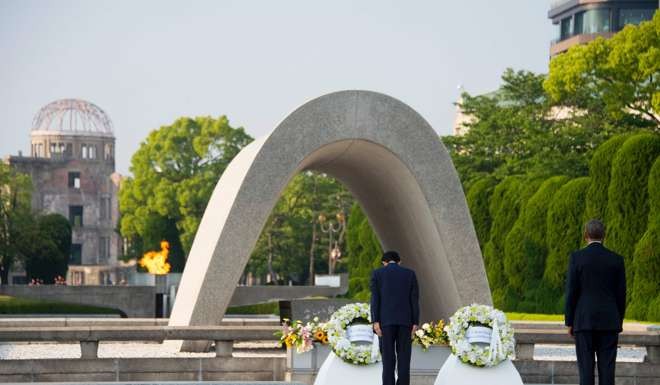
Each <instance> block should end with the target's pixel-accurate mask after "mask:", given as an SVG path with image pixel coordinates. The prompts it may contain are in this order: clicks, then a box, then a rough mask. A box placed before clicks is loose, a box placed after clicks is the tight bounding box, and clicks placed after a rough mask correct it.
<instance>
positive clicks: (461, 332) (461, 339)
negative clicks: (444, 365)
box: [445, 304, 515, 366]
mask: <svg viewBox="0 0 660 385" xmlns="http://www.w3.org/2000/svg"><path fill="white" fill-rule="evenodd" d="M475 323H476V324H482V325H486V326H488V327H490V328H492V327H493V326H495V324H497V329H498V331H499V338H500V340H499V341H497V342H498V343H499V344H500V346H501V351H500V350H498V351H495V354H491V349H490V346H480V345H476V344H475V345H473V344H470V343H469V341H468V340H467V338H466V336H465V334H466V332H467V329H468V328H469V327H470V326H471V325H472V324H475ZM445 331H446V332H447V336H448V337H449V345H450V346H451V348H452V352H453V353H454V354H455V355H456V356H457V357H458V358H459V359H460V360H461V361H462V362H465V363H467V364H471V365H475V366H495V365H497V364H499V363H500V362H502V361H504V360H506V359H510V358H512V357H513V352H514V350H515V340H514V338H513V328H512V327H511V324H510V323H509V322H508V321H507V319H506V315H505V314H504V313H503V312H501V311H500V310H497V309H494V308H492V307H490V306H486V305H479V304H472V305H470V306H465V307H463V308H460V309H458V310H457V311H456V313H454V315H453V316H452V317H451V318H450V324H449V325H447V326H445Z"/></svg>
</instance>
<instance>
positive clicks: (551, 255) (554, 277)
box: [543, 177, 591, 293]
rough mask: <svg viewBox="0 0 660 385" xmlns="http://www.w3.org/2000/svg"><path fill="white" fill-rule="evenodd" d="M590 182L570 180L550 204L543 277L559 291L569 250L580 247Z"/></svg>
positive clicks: (586, 180) (551, 286)
mask: <svg viewBox="0 0 660 385" xmlns="http://www.w3.org/2000/svg"><path fill="white" fill-rule="evenodd" d="M590 184H591V180H590V178H588V177H582V178H577V179H573V180H571V181H570V182H568V183H566V184H565V185H563V186H562V187H561V188H560V189H559V191H557V193H556V194H555V195H554V197H553V198H552V200H551V201H550V206H548V214H547V217H546V220H547V224H546V237H545V239H546V245H547V247H548V257H547V260H546V264H545V272H544V274H543V278H544V280H545V281H546V282H547V284H548V286H549V287H550V288H551V289H553V290H556V293H560V292H561V290H562V289H563V287H564V280H565V277H566V269H567V267H568V259H569V257H570V253H571V252H572V251H574V250H577V249H578V248H579V247H580V240H581V239H582V226H583V223H582V218H583V214H584V206H585V196H586V193H587V189H588V188H589V185H590Z"/></svg>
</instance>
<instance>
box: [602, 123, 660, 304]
mask: <svg viewBox="0 0 660 385" xmlns="http://www.w3.org/2000/svg"><path fill="white" fill-rule="evenodd" d="M659 155H660V135H657V134H652V133H643V134H638V135H634V136H631V137H630V138H628V139H627V140H626V141H625V142H624V143H623V146H621V149H619V151H618V152H617V153H616V155H615V156H614V159H613V160H612V176H611V180H610V186H609V189H608V193H607V215H606V220H607V221H606V222H605V226H606V229H607V239H606V241H607V246H608V247H609V248H611V249H612V250H614V251H616V252H617V253H619V254H621V255H622V256H623V258H624V261H625V263H626V266H628V269H626V280H627V283H628V287H634V283H635V282H634V269H633V268H632V267H633V263H632V260H633V253H634V251H635V245H636V244H637V242H638V241H639V239H640V238H641V236H642V235H643V234H644V232H645V231H646V226H647V222H648V215H649V202H648V194H649V191H648V179H649V172H650V170H651V167H652V166H653V162H654V161H655V159H656V158H657V157H658V156H659ZM630 294H631V292H630V291H628V301H630V298H631V297H630Z"/></svg>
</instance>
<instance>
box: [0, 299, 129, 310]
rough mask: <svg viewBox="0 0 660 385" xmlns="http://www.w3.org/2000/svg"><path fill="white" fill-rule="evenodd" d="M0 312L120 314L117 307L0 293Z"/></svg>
mask: <svg viewBox="0 0 660 385" xmlns="http://www.w3.org/2000/svg"><path fill="white" fill-rule="evenodd" d="M0 314H121V312H120V311H119V310H117V309H111V308H107V307H99V306H87V305H78V304H73V303H65V302H53V301H43V300H38V299H29V298H16V297H10V296H7V295H0Z"/></svg>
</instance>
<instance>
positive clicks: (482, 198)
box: [466, 177, 497, 252]
mask: <svg viewBox="0 0 660 385" xmlns="http://www.w3.org/2000/svg"><path fill="white" fill-rule="evenodd" d="M496 185H497V180H496V179H495V178H491V177H486V178H483V179H479V180H478V181H476V182H475V183H474V184H472V187H470V190H469V191H468V193H467V196H466V200H467V203H468V207H469V208H470V215H471V216H472V223H474V230H475V231H476V232H477V239H479V246H480V247H481V250H482V252H483V249H484V245H485V244H486V242H488V240H489V239H490V226H491V222H492V217H491V216H490V210H489V204H490V197H491V195H493V190H495V186H496Z"/></svg>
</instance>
